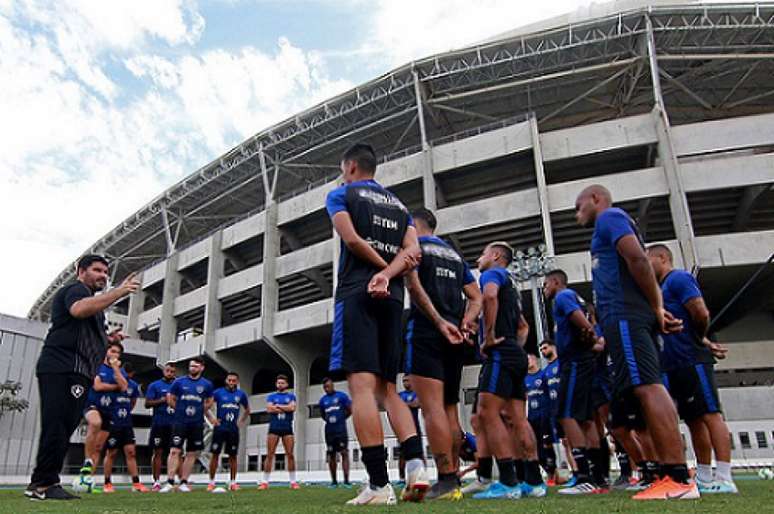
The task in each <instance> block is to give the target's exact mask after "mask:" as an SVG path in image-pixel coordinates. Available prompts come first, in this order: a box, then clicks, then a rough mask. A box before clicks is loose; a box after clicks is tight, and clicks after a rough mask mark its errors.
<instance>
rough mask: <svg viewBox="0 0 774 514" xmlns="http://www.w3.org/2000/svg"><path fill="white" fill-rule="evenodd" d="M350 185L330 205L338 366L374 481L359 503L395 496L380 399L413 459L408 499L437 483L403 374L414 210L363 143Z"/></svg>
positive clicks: (346, 158)
mask: <svg viewBox="0 0 774 514" xmlns="http://www.w3.org/2000/svg"><path fill="white" fill-rule="evenodd" d="M340 167H341V172H342V179H343V182H344V185H342V186H340V187H338V188H336V189H334V190H333V191H331V192H330V193H329V194H328V197H327V199H326V208H327V211H328V214H329V216H330V217H331V220H332V223H333V226H334V228H335V230H336V233H337V234H338V235H339V236H340V237H341V259H340V261H339V263H340V266H339V272H338V284H337V286H336V298H335V308H334V321H333V337H332V342H331V354H330V369H331V371H332V372H342V373H345V374H346V376H347V381H348V384H349V391H350V393H351V394H352V418H353V422H354V425H355V431H356V433H357V436H358V440H359V442H360V447H361V450H362V460H363V464H365V467H366V471H367V472H368V479H369V487H365V488H363V490H362V491H361V492H360V494H359V495H358V496H357V497H356V498H354V499H352V500H350V503H351V504H354V505H362V504H394V503H395V502H396V498H395V492H394V491H393V489H392V486H391V485H390V484H389V478H388V475H387V462H386V451H385V448H384V433H383V431H382V423H381V416H380V414H379V408H378V406H377V402H378V403H379V404H381V405H383V406H384V408H385V409H386V410H387V414H388V418H389V420H390V423H391V424H392V427H393V429H394V431H395V434H396V435H397V437H398V441H400V451H401V454H402V455H403V458H404V459H405V461H406V475H407V486H406V488H405V489H404V490H403V493H402V497H403V498H404V499H413V500H421V499H422V498H423V495H424V493H425V492H426V491H427V489H428V488H429V487H430V484H429V482H428V480H427V474H426V471H425V466H424V462H423V461H422V441H421V439H420V438H419V437H418V436H417V433H416V427H415V426H414V422H413V420H412V418H411V412H410V411H409V409H408V407H407V406H406V404H405V403H403V401H402V400H401V399H400V397H399V396H398V393H397V391H396V388H395V380H396V378H397V374H398V370H399V368H400V360H401V349H402V338H401V325H402V314H403V300H404V287H403V278H402V277H401V275H402V274H404V273H406V272H407V271H410V270H411V269H413V268H414V267H416V265H417V262H418V260H419V259H421V252H420V249H419V243H418V242H417V236H416V230H415V229H414V227H413V226H412V220H411V216H410V215H409V213H408V210H407V209H406V207H405V206H404V205H403V203H401V201H400V200H399V199H398V197H397V196H395V195H394V194H393V193H391V192H390V191H388V190H387V189H385V188H383V187H382V186H381V185H379V183H377V182H376V181H375V180H374V174H375V173H376V155H374V151H373V148H371V146H370V145H367V144H362V143H358V144H356V145H354V146H352V147H351V148H349V149H348V150H347V151H346V152H345V153H344V155H343V157H342V159H341V166H340Z"/></svg>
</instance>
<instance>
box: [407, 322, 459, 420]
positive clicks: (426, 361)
mask: <svg viewBox="0 0 774 514" xmlns="http://www.w3.org/2000/svg"><path fill="white" fill-rule="evenodd" d="M463 357H464V356H463V348H462V345H453V344H451V343H449V341H447V340H446V338H445V337H442V336H441V335H440V334H437V335H435V336H433V335H430V334H415V333H414V331H413V322H412V321H409V323H408V326H407V327H406V365H405V367H404V371H405V373H406V374H409V375H416V376H419V377H425V378H434V379H436V380H440V381H441V382H443V403H444V404H445V405H454V404H455V403H459V401H460V382H461V380H462V362H463Z"/></svg>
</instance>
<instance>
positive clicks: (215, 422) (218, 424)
mask: <svg viewBox="0 0 774 514" xmlns="http://www.w3.org/2000/svg"><path fill="white" fill-rule="evenodd" d="M212 426H213V427H219V426H220V420H219V419H218V418H215V419H213V420H212Z"/></svg>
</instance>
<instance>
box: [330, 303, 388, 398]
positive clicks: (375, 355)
mask: <svg viewBox="0 0 774 514" xmlns="http://www.w3.org/2000/svg"><path fill="white" fill-rule="evenodd" d="M402 316H403V303H402V302H399V301H396V300H392V299H386V300H376V299H373V298H371V297H370V296H369V295H368V294H367V293H365V292H363V293H355V294H353V295H351V296H347V297H345V298H341V299H340V300H337V301H336V306H335V309H334V317H333V338H332V341H331V358H330V365H329V368H330V371H334V372H336V371H338V372H344V373H356V372H369V373H374V374H376V375H379V376H381V377H382V378H383V379H384V380H387V381H389V382H393V383H394V382H395V379H396V378H397V376H398V371H399V370H400V357H401V350H402V346H403V344H402V338H401V327H402Z"/></svg>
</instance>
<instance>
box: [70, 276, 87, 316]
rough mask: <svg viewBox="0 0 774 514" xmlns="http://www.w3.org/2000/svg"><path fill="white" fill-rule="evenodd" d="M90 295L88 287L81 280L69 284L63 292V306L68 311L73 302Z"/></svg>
mask: <svg viewBox="0 0 774 514" xmlns="http://www.w3.org/2000/svg"><path fill="white" fill-rule="evenodd" d="M90 296H91V292H90V291H89V288H88V287H86V286H85V285H84V284H82V283H81V282H78V283H77V284H74V285H72V286H70V287H69V288H68V289H67V292H66V293H65V298H64V301H65V307H66V308H67V311H68V312H69V311H70V308H71V307H72V306H73V304H74V303H75V302H77V301H78V300H82V299H83V298H89V297H90Z"/></svg>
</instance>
